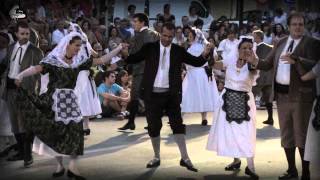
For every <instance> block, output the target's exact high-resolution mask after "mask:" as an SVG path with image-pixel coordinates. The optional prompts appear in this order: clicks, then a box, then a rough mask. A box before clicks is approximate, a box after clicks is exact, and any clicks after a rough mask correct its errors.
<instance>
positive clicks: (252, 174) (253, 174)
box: [244, 166, 259, 180]
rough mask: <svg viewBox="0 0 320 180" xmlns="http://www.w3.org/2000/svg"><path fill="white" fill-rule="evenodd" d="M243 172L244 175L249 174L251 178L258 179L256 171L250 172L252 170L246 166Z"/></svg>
mask: <svg viewBox="0 0 320 180" xmlns="http://www.w3.org/2000/svg"><path fill="white" fill-rule="evenodd" d="M244 173H245V174H246V175H248V176H250V177H251V178H252V179H255V180H258V179H259V176H258V175H257V174H256V173H254V172H252V171H251V170H250V169H249V168H248V166H247V167H246V170H245V172H244Z"/></svg>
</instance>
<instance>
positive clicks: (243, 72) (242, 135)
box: [207, 37, 259, 179]
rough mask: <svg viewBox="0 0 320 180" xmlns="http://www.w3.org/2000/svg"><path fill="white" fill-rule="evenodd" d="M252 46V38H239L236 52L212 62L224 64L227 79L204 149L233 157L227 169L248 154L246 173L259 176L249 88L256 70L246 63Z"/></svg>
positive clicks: (253, 103) (233, 168)
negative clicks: (250, 68) (255, 160)
mask: <svg viewBox="0 0 320 180" xmlns="http://www.w3.org/2000/svg"><path fill="white" fill-rule="evenodd" d="M252 48H253V40H252V39H251V38H249V37H244V38H242V39H241V40H240V43H239V45H238V52H236V53H233V54H229V57H227V59H224V60H223V61H220V62H216V63H215V64H214V66H215V68H218V69H222V68H226V79H225V88H224V90H223V91H222V93H221V96H220V97H219V100H218V102H217V109H215V116H214V118H213V124H212V126H211V129H210V133H209V138H208V144H207V149H208V150H211V151H216V152H217V154H218V155H219V156H227V157H233V158H234V161H233V162H232V163H231V164H229V165H228V166H227V167H225V170H227V171H232V170H235V169H239V168H240V165H241V161H240V159H239V158H247V167H246V169H245V173H246V174H247V175H249V176H250V177H251V178H253V179H259V176H258V175H257V174H255V168H254V155H255V142H256V125H255V124H256V106H255V102H254V97H253V94H252V92H251V88H252V86H253V85H254V83H255V80H256V78H257V76H258V73H257V71H256V70H249V67H248V64H247V63H246V59H247V58H250V57H251V56H254V52H253V50H252Z"/></svg>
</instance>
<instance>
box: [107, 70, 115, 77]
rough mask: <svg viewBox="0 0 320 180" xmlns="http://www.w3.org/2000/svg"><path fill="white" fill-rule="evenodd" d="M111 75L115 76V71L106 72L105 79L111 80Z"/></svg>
mask: <svg viewBox="0 0 320 180" xmlns="http://www.w3.org/2000/svg"><path fill="white" fill-rule="evenodd" d="M111 74H115V72H114V71H106V72H105V73H104V78H109V77H110V75H111Z"/></svg>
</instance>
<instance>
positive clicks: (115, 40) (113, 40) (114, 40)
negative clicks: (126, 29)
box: [108, 26, 122, 50]
mask: <svg viewBox="0 0 320 180" xmlns="http://www.w3.org/2000/svg"><path fill="white" fill-rule="evenodd" d="M121 42H122V39H121V38H120V35H119V31H118V29H117V28H116V27H115V26H111V27H110V29H109V40H108V49H109V50H111V49H112V47H116V46H117V45H119V44H120V43H121Z"/></svg>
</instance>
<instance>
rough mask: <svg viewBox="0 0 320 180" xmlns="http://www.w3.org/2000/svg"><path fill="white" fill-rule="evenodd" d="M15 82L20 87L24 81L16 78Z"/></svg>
mask: <svg viewBox="0 0 320 180" xmlns="http://www.w3.org/2000/svg"><path fill="white" fill-rule="evenodd" d="M14 83H15V84H16V86H17V87H20V86H21V83H22V81H21V80H20V79H16V80H14Z"/></svg>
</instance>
